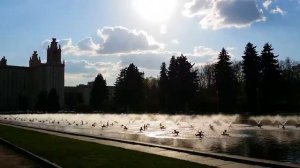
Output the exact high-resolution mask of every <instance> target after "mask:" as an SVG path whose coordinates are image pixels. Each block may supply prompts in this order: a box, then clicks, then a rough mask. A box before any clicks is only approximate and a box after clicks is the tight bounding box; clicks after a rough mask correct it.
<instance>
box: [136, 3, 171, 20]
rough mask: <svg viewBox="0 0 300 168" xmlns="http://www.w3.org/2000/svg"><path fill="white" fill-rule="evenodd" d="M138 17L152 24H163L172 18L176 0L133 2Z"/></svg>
mask: <svg viewBox="0 0 300 168" xmlns="http://www.w3.org/2000/svg"><path fill="white" fill-rule="evenodd" d="M132 3H133V6H134V8H135V10H136V11H137V13H138V15H139V16H140V17H142V18H144V19H145V20H148V21H152V22H163V21H166V20H167V19H169V18H170V16H171V15H172V13H173V11H174V9H175V7H176V1H174V0H132Z"/></svg>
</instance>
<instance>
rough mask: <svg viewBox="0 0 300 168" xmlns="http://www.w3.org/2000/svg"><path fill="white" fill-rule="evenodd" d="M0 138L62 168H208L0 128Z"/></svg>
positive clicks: (76, 141) (134, 152) (130, 151)
mask: <svg viewBox="0 0 300 168" xmlns="http://www.w3.org/2000/svg"><path fill="white" fill-rule="evenodd" d="M0 137H2V138H4V139H6V140H8V141H10V142H12V143H14V144H16V145H18V146H20V147H22V148H24V149H27V150H29V151H31V152H33V153H35V154H37V155H39V156H41V157H44V158H46V159H48V160H50V161H52V162H55V163H56V164H58V165H60V166H62V167H70V168H74V167H84V168H85V167H109V168H135V167H138V168H160V167H162V168H194V167H197V168H199V167H208V166H205V165H199V164H196V163H192V162H188V161H183V160H177V159H172V158H168V157H163V156H158V155H152V154H147V153H142V152H138V151H132V150H127V149H121V148H117V147H112V146H106V145H101V144H96V143H92V142H84V141H79V140H74V139H69V138H63V137H58V136H53V135H48V134H43V133H39V132H34V131H29V130H23V129H18V128H14V127H9V126H3V125H0Z"/></svg>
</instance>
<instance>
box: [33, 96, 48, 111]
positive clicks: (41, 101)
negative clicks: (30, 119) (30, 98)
mask: <svg viewBox="0 0 300 168" xmlns="http://www.w3.org/2000/svg"><path fill="white" fill-rule="evenodd" d="M47 102H48V96H47V91H41V92H40V93H39V94H38V98H37V103H36V105H35V106H36V109H37V110H38V111H42V112H45V111H47Z"/></svg>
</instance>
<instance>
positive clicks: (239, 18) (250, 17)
mask: <svg viewBox="0 0 300 168" xmlns="http://www.w3.org/2000/svg"><path fill="white" fill-rule="evenodd" d="M183 14H184V15H185V16H188V17H196V16H197V17H199V18H200V22H199V24H200V25H201V27H202V28H212V29H221V28H231V27H235V28H243V27H249V26H250V25H251V24H253V23H255V22H262V21H265V20H266V18H265V17H264V16H263V11H262V9H259V8H258V4H257V1H256V0H194V1H192V2H190V3H187V4H185V10H184V11H183Z"/></svg>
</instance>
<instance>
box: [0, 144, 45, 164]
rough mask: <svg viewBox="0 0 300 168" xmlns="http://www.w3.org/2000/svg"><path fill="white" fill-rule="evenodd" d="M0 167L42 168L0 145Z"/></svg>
mask: <svg viewBox="0 0 300 168" xmlns="http://www.w3.org/2000/svg"><path fill="white" fill-rule="evenodd" d="M0 167H1V168H34V167H42V166H41V165H39V164H38V163H36V162H34V161H32V160H30V159H29V158H27V157H25V156H23V155H21V154H19V153H17V152H15V151H13V150H11V149H9V148H7V147H6V146H4V145H2V144H0Z"/></svg>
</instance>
